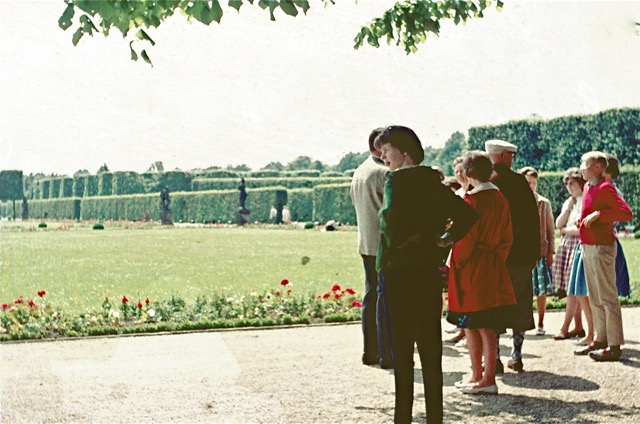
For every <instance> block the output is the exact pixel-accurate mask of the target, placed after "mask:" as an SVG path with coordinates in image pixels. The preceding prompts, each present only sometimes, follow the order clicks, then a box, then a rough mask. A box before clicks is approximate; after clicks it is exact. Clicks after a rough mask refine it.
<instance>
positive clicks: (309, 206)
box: [287, 188, 313, 222]
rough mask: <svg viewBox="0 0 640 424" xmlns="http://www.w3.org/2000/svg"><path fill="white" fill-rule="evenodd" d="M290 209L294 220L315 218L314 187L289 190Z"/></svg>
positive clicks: (288, 201) (288, 203)
mask: <svg viewBox="0 0 640 424" xmlns="http://www.w3.org/2000/svg"><path fill="white" fill-rule="evenodd" d="M287 195H288V200H287V205H289V211H290V212H291V219H292V220H293V221H303V222H305V221H312V220H313V189H311V188H296V189H291V190H288V191H287Z"/></svg>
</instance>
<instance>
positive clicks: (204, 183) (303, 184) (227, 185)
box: [191, 177, 351, 191]
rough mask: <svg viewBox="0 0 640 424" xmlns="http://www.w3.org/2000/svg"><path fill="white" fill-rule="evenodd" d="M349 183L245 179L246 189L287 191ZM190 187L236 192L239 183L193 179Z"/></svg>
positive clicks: (330, 179)
mask: <svg viewBox="0 0 640 424" xmlns="http://www.w3.org/2000/svg"><path fill="white" fill-rule="evenodd" d="M350 181H351V180H350V179H349V178H347V177H326V178H320V177H313V178H312V177H279V178H272V177H265V178H246V179H245V183H246V185H247V188H261V187H280V186H281V187H285V188H287V189H297V188H313V187H315V186H317V185H325V184H338V183H348V182H350ZM191 185H192V190H193V191H207V190H237V189H238V186H239V185H240V181H239V180H238V179H236V178H194V180H193V182H192V184H191Z"/></svg>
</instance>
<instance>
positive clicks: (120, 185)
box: [112, 171, 145, 196]
mask: <svg viewBox="0 0 640 424" xmlns="http://www.w3.org/2000/svg"><path fill="white" fill-rule="evenodd" d="M112 192H113V195H114V196H121V195H125V194H138V193H144V192H145V188H144V184H143V182H142V178H141V177H140V175H138V173H137V172H132V171H118V172H114V173H113V190H112Z"/></svg>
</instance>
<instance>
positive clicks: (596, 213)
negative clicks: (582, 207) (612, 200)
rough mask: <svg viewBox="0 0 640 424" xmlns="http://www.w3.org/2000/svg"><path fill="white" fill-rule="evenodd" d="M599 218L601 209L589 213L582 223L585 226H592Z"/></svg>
mask: <svg viewBox="0 0 640 424" xmlns="http://www.w3.org/2000/svg"><path fill="white" fill-rule="evenodd" d="M598 218H600V211H593V212H591V213H590V214H589V215H587V216H585V217H584V219H583V220H582V222H581V223H580V225H582V226H584V227H585V228H590V227H591V224H593V223H594V222H595V220H596V219H598Z"/></svg>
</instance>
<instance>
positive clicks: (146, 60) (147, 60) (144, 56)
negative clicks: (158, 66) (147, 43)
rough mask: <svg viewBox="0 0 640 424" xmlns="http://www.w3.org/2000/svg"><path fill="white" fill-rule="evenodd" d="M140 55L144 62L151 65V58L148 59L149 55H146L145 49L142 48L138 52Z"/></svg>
mask: <svg viewBox="0 0 640 424" xmlns="http://www.w3.org/2000/svg"><path fill="white" fill-rule="evenodd" d="M140 56H142V58H143V59H144V61H145V62H147V63H148V64H149V65H151V67H153V63H151V59H149V55H147V51H146V50H142V51H141V52H140Z"/></svg>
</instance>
